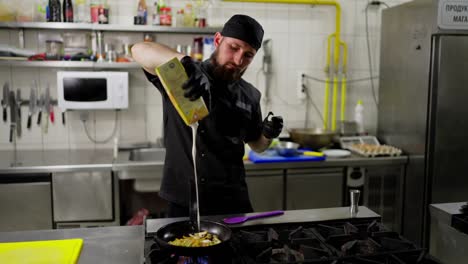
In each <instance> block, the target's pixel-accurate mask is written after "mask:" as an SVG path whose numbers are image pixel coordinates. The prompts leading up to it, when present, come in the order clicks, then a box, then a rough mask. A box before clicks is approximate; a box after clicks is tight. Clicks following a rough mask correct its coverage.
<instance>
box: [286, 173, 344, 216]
mask: <svg viewBox="0 0 468 264" xmlns="http://www.w3.org/2000/svg"><path fill="white" fill-rule="evenodd" d="M343 178H344V169H343V168H314V169H288V170H287V181H286V183H287V186H286V201H287V202H286V204H287V208H286V209H287V210H298V209H313V208H327V207H340V206H342V201H343V184H344V183H343Z"/></svg>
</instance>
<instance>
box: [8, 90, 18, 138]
mask: <svg viewBox="0 0 468 264" xmlns="http://www.w3.org/2000/svg"><path fill="white" fill-rule="evenodd" d="M9 98H10V99H9V101H10V142H13V137H14V136H15V135H14V133H15V128H16V114H17V109H16V99H15V92H13V91H10V96H9Z"/></svg>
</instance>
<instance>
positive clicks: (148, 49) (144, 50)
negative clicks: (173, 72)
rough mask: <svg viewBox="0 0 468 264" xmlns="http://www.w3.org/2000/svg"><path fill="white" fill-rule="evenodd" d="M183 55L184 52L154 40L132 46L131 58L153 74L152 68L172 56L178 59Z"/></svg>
mask: <svg viewBox="0 0 468 264" xmlns="http://www.w3.org/2000/svg"><path fill="white" fill-rule="evenodd" d="M184 56H185V55H184V54H181V53H178V52H176V51H175V50H173V49H171V48H169V47H167V46H165V45H163V44H159V43H155V42H141V43H137V44H135V45H133V47H132V57H133V59H135V61H136V62H138V63H139V64H140V65H141V67H143V69H145V71H147V72H149V73H151V74H155V72H154V69H155V68H156V67H158V66H159V65H161V64H164V63H165V62H167V61H168V60H170V59H172V58H174V57H177V58H178V59H179V60H180V59H182V58H183V57H184Z"/></svg>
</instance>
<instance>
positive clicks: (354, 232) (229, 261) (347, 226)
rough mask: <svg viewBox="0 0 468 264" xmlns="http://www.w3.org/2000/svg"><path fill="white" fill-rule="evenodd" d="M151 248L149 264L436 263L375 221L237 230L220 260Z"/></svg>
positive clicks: (413, 245) (258, 227)
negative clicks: (180, 254) (190, 256)
mask: <svg viewBox="0 0 468 264" xmlns="http://www.w3.org/2000/svg"><path fill="white" fill-rule="evenodd" d="M148 240H149V241H151V242H152V243H153V245H152V246H151V250H152V253H153V254H150V256H151V257H150V260H151V262H149V261H148V262H147V263H146V264H160V263H162V264H165V263H170V264H172V263H174V264H178V263H184V264H185V263H187V264H195V263H203V264H205V263H207V264H209V263H223V264H224V263H226V264H254V263H260V264H262V263H264V264H272V263H288V264H309V263H310V264H312V263H314V264H317V263H324V264H354V263H360V264H366V263H375V264H380V263H385V264H393V263H396V264H435V263H438V262H436V261H434V260H431V259H430V258H428V257H427V256H426V254H425V253H424V250H422V249H420V248H418V247H417V246H416V245H415V244H413V243H411V242H410V241H408V240H406V239H404V238H403V237H401V236H400V235H399V234H398V233H396V232H390V231H387V230H385V228H384V226H383V225H382V224H381V223H380V222H378V221H375V220H374V219H367V220H363V219H349V220H347V221H329V222H321V223H313V222H312V223H300V224H279V225H265V226H249V227H241V228H235V229H233V234H232V237H231V241H230V243H229V244H228V246H226V247H224V248H223V249H222V250H220V252H217V253H218V254H217V255H216V256H209V257H203V258H188V257H180V256H176V255H175V254H174V253H173V252H170V251H167V250H165V249H163V248H159V247H158V245H157V243H156V242H155V241H153V240H152V239H148Z"/></svg>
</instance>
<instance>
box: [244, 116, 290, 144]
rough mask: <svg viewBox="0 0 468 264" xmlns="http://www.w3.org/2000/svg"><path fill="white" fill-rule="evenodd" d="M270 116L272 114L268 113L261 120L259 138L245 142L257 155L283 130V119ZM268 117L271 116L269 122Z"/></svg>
mask: <svg viewBox="0 0 468 264" xmlns="http://www.w3.org/2000/svg"><path fill="white" fill-rule="evenodd" d="M272 115H273V113H272V112H270V113H268V115H267V116H266V117H265V119H264V120H263V123H262V132H261V133H260V136H259V137H258V138H257V139H256V140H252V141H249V142H247V144H249V147H250V148H251V149H252V150H253V151H255V152H257V153H260V152H263V151H265V150H266V149H267V148H268V147H269V146H270V144H271V141H272V140H273V138H276V137H278V136H279V134H280V133H281V130H282V129H283V118H282V117H281V116H272ZM270 116H272V117H271V120H269V119H268V117H270Z"/></svg>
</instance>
